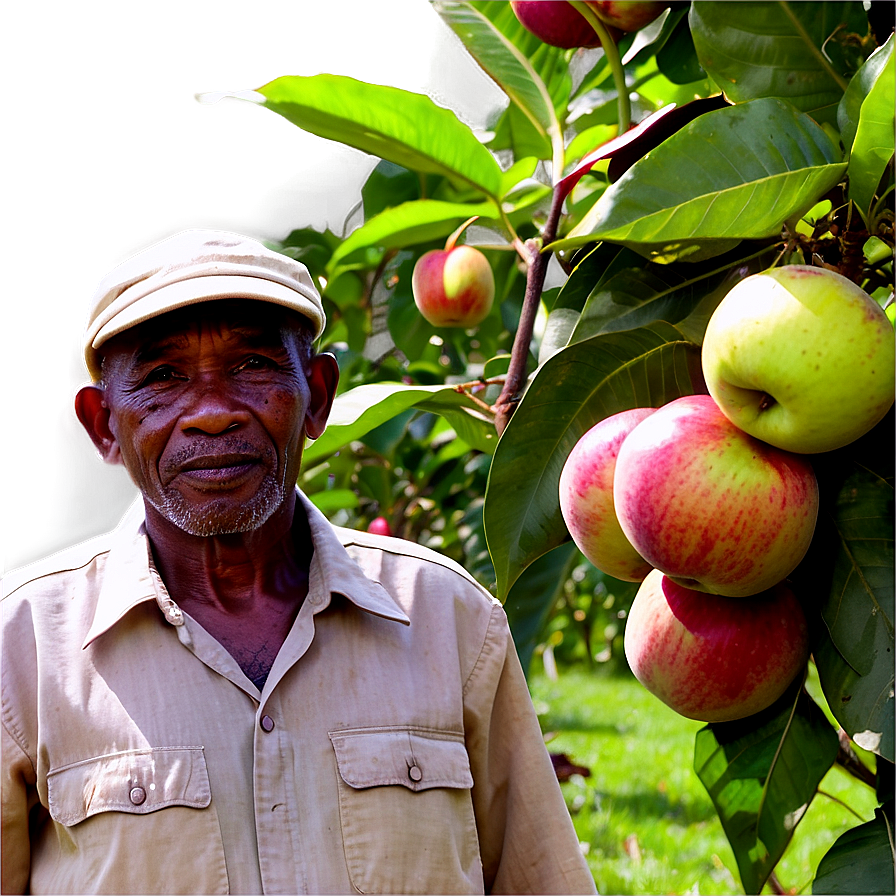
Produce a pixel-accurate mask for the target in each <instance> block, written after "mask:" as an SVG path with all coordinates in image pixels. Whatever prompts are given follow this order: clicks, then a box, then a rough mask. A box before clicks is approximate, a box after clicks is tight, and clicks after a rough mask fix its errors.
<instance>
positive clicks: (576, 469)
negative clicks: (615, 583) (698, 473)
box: [560, 408, 655, 582]
mask: <svg viewBox="0 0 896 896" xmlns="http://www.w3.org/2000/svg"><path fill="white" fill-rule="evenodd" d="M654 410H655V408H634V409H632V410H629V411H622V412H621V413H618V414H613V416H611V417H607V418H606V419H605V420H601V421H600V423H598V424H596V425H595V426H592V427H591V429H589V430H588V432H586V433H585V435H583V436H582V438H581V439H579V441H578V442H576V445H575V447H574V448H573V449H572V451H571V452H570V453H569V457H567V458H566V463H565V464H564V465H563V471H562V472H561V474H560V512H561V513H562V514H563V520H564V522H565V523H566V528H567V529H569V534H570V535H571V536H572V540H573V541H574V542H575V543H576V547H578V549H579V550H580V551H581V552H582V553H583V554H584V555H585V556H586V557H587V558H588V559H589V560H590V561H591V563H593V564H594V565H595V566H596V567H597V568H598V569H599V570H601V571H602V572H605V573H606V574H607V575H610V576H613V577H614V578H617V579H622V580H623V581H624V582H640V581H641V580H642V579H643V578H644V576H646V575H647V573H649V572H650V570H651V569H653V567H652V566H651V565H650V564H649V563H647V562H646V561H645V560H644V558H643V557H642V556H641V555H640V554H639V553H638V552H637V551H636V550H635V549H634V548H633V547H632V545H631V542H630V541H629V540H628V539H627V538H626V537H625V533H624V532H623V531H622V528H621V527H620V525H619V520H618V519H617V518H616V510H615V507H614V505H613V473H614V471H615V470H616V455H617V454H618V453H619V448H620V446H621V445H622V443H623V441H624V440H625V437H626V436H627V435H628V434H629V433H630V432H631V431H632V430H633V429H634V428H635V427H636V426H637V425H638V424H639V423H640V422H641V421H642V420H644V419H645V418H647V417H649V416H650V415H651V414H652V413H653V412H654Z"/></svg>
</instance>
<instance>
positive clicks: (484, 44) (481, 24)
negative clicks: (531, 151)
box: [434, 2, 569, 177]
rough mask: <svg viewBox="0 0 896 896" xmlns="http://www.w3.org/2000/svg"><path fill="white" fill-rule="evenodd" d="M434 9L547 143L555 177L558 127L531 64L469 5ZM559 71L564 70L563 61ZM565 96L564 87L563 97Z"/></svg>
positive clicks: (559, 154)
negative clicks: (552, 159) (549, 146)
mask: <svg viewBox="0 0 896 896" xmlns="http://www.w3.org/2000/svg"><path fill="white" fill-rule="evenodd" d="M508 5H509V4H508ZM434 6H435V8H436V11H437V12H438V13H439V15H440V16H441V17H442V19H443V21H444V22H445V23H446V24H447V25H448V27H449V28H451V30H452V31H453V32H454V33H455V34H456V35H457V36H458V37H459V38H460V39H461V41H462V42H463V44H464V46H465V47H466V48H467V50H468V51H469V52H470V55H471V56H473V58H474V59H475V60H476V61H477V62H478V63H479V65H480V66H481V67H482V69H483V70H484V71H485V72H486V73H487V74H488V75H489V76H490V77H491V78H492V79H493V80H494V81H495V83H496V84H497V85H498V86H499V87H500V88H501V89H502V90H503V91H504V92H505V93H506V94H507V96H508V97H510V100H511V102H512V103H513V104H514V105H515V106H516V107H517V108H518V109H519V110H520V111H521V112H522V113H523V115H524V116H525V117H526V119H527V120H528V122H529V124H531V125H532V127H533V128H534V129H535V131H536V132H537V133H538V134H539V136H540V137H543V138H544V139H545V140H546V141H548V142H549V143H550V145H551V147H552V155H553V157H554V161H555V164H554V169H555V171H556V172H557V176H558V177H559V176H560V173H561V172H562V171H563V133H562V128H561V125H560V121H559V120H558V118H557V113H556V111H555V109H554V101H553V99H552V97H551V94H550V92H549V91H548V88H547V86H546V85H545V83H544V81H542V79H541V78H540V77H539V75H538V73H537V72H536V70H535V68H534V66H533V65H532V63H531V62H530V61H529V59H528V58H527V57H526V56H525V55H524V53H523V52H522V51H521V50H520V49H519V48H518V47H517V46H516V44H515V43H514V42H513V41H512V40H511V39H510V38H508V37H507V36H506V35H505V34H504V33H503V32H502V31H500V30H499V29H498V27H497V26H496V25H495V24H494V22H492V21H491V19H490V18H489V17H487V16H486V15H485V14H484V13H483V12H482V11H481V10H479V9H477V8H475V7H474V6H472V5H470V4H469V3H451V2H437V3H435V4H434ZM518 28H519V29H522V26H521V25H518ZM551 50H554V48H551ZM550 55H551V58H552V60H554V57H557V58H558V59H559V58H560V53H559V52H558V51H554V52H551V53H550ZM554 64H556V61H555V62H554ZM563 68H564V69H566V65H565V62H564V66H563ZM568 93H569V89H568V87H567V96H568ZM558 160H559V164H558Z"/></svg>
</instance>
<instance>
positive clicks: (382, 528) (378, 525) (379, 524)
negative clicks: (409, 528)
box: [367, 516, 392, 535]
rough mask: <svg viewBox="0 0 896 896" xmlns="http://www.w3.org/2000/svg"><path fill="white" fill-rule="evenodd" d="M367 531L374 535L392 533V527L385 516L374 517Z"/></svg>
mask: <svg viewBox="0 0 896 896" xmlns="http://www.w3.org/2000/svg"><path fill="white" fill-rule="evenodd" d="M367 531H368V532H372V533H373V534H374V535H391V534H392V527H391V526H390V525H389V520H387V519H386V518H385V517H384V516H378V517H374V518H373V519H372V520H371V521H370V524H369V525H368V526H367Z"/></svg>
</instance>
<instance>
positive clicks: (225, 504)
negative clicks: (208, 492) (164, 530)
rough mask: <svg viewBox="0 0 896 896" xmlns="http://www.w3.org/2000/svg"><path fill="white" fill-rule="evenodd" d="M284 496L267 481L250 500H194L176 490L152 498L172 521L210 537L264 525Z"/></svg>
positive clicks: (246, 530)
mask: <svg viewBox="0 0 896 896" xmlns="http://www.w3.org/2000/svg"><path fill="white" fill-rule="evenodd" d="M284 498H285V494H284V491H283V489H281V488H280V487H279V486H277V485H275V484H272V483H266V484H265V486H264V487H263V488H262V489H261V490H260V491H259V492H256V494H255V495H254V496H253V497H252V498H250V499H249V500H248V501H238V500H236V499H234V498H232V497H227V496H214V497H207V498H205V499H204V500H201V501H195V500H192V501H191V500H187V499H186V498H185V497H184V496H183V495H181V494H180V493H178V492H174V491H172V492H168V493H166V494H165V495H164V496H162V497H161V498H149V501H150V503H151V504H152V505H153V507H155V509H156V510H157V511H158V512H159V513H160V514H161V515H162V516H163V517H164V518H165V519H166V520H168V522H170V523H172V524H173V525H175V526H177V528H179V529H182V530H183V531H184V532H186V533H187V534H188V535H195V536H197V537H200V538H210V537H213V536H218V535H237V534H240V533H244V532H252V531H254V530H255V529H258V528H260V527H261V526H263V525H264V524H265V523H266V522H267V521H268V520H269V519H270V518H271V517H272V516H273V515H274V513H275V512H276V511H277V509H278V508H279V507H280V506H281V505H282V504H283V500H284Z"/></svg>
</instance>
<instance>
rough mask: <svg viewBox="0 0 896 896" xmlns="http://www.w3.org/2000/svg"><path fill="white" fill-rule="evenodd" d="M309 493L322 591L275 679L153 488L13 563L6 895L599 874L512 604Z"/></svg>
mask: <svg viewBox="0 0 896 896" xmlns="http://www.w3.org/2000/svg"><path fill="white" fill-rule="evenodd" d="M299 498H300V501H301V505H302V506H303V507H304V509H305V511H306V513H307V515H308V520H309V525H310V529H311V537H312V542H313V548H314V553H313V559H312V562H311V568H310V575H309V587H308V595H307V598H306V599H305V601H304V602H303V604H302V606H301V609H300V611H299V613H298V616H297V618H296V620H295V623H294V625H293V627H292V629H291V631H290V633H289V635H288V637H287V638H286V641H285V642H284V644H283V646H282V648H281V649H280V652H279V653H278V655H277V658H276V660H275V662H274V665H273V667H272V669H271V672H270V675H269V676H268V679H267V681H266V682H265V684H264V688H263V690H261V691H259V690H258V688H257V687H256V686H255V685H254V684H253V683H252V682H251V681H250V680H249V679H248V678H247V677H246V676H245V675H244V673H243V671H242V670H241V669H240V667H239V665H238V664H237V663H236V661H235V660H234V659H233V657H232V656H231V655H230V654H229V653H228V652H227V651H226V650H225V649H224V648H223V647H222V646H221V644H219V643H218V641H216V640H215V639H214V638H213V637H211V635H209V634H208V632H206V631H205V630H204V629H203V628H202V627H201V626H200V625H199V624H198V623H197V622H196V621H195V620H194V619H192V618H191V617H190V616H189V614H187V613H186V612H184V611H182V610H181V608H180V607H178V605H177V604H176V603H175V601H174V600H172V598H171V596H170V595H169V594H168V592H167V590H166V589H165V585H164V583H163V582H162V580H161V578H160V576H159V574H158V573H157V572H156V570H155V567H154V565H153V563H152V552H151V550H150V545H149V540H148V538H147V536H146V532H145V525H144V516H143V509H142V505H139V504H138V505H137V506H135V508H134V509H132V511H131V512H129V514H128V515H127V516H126V517H125V519H124V520H123V521H122V523H121V525H120V526H119V527H118V529H116V530H115V532H113V533H111V534H110V535H109V536H105V537H103V538H100V539H94V540H93V541H91V542H87V543H85V544H83V545H80V546H78V547H75V548H72V549H70V550H68V551H65V552H63V553H61V554H57V555H56V556H54V557H53V558H50V560H48V561H45V562H43V563H42V564H36V565H35V566H33V567H30V568H29V569H28V571H27V572H25V573H22V572H19V573H16V574H12V575H10V576H9V577H7V579H6V581H5V582H4V590H3V595H4V596H3V600H2V603H0V609H2V624H3V644H2V649H3V654H2V662H3V666H2V723H3V725H2V736H3V741H2V749H3V752H2V775H3V777H2V785H3V819H2V821H3V829H2V875H3V890H4V892H25V891H27V890H28V889H30V892H32V893H226V892H232V893H262V892H263V893H350V892H364V893H376V892H380V893H382V892H386V893H410V892H414V893H482V892H504V893H510V892H515V893H522V892H529V893H586V892H587V893H593V892H594V882H593V879H592V877H591V875H590V872H589V871H588V867H587V865H586V863H585V861H584V859H583V857H582V855H581V852H580V850H579V846H578V841H577V838H576V836H575V832H574V830H573V827H572V823H571V821H570V818H569V814H568V812H567V810H566V806H565V804H564V802H563V799H562V795H561V793H560V789H559V785H558V783H557V780H556V776H555V774H554V772H553V769H552V766H551V762H550V759H549V756H548V754H547V751H546V749H545V745H544V742H543V739H542V736H541V732H540V729H539V725H538V720H537V718H536V716H535V713H534V710H533V708H532V704H531V701H530V698H529V693H528V690H527V688H526V683H525V680H524V678H523V675H522V671H521V669H520V665H519V661H518V659H517V656H516V652H515V650H514V647H513V642H512V640H511V638H510V634H509V630H508V626H507V620H506V617H505V614H504V611H503V609H502V607H501V606H500V604H499V603H498V602H497V601H496V600H494V599H493V598H492V597H490V596H489V595H488V593H487V592H486V591H485V590H484V589H482V588H481V587H480V586H479V585H478V584H477V583H476V582H475V581H474V580H473V579H472V578H471V577H470V576H469V575H468V574H467V573H466V572H465V571H464V570H463V569H462V568H461V567H459V566H457V565H456V564H454V563H453V562H452V561H450V560H448V559H446V558H444V557H441V556H440V555H438V554H435V553H433V552H431V551H428V550H426V549H424V548H421V547H419V546H417V545H414V544H412V543H410V542H407V541H403V540H401V539H387V538H382V537H379V536H374V535H369V534H366V533H358V532H353V531H349V530H345V529H338V528H335V527H333V526H332V525H331V524H330V523H329V522H328V521H327V519H326V518H325V517H324V516H323V515H322V514H321V513H320V512H319V511H317V510H316V509H315V508H314V506H313V505H312V504H311V503H310V502H309V501H308V500H307V499H306V498H305V497H304V496H302V495H301V493H300V494H299Z"/></svg>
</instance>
